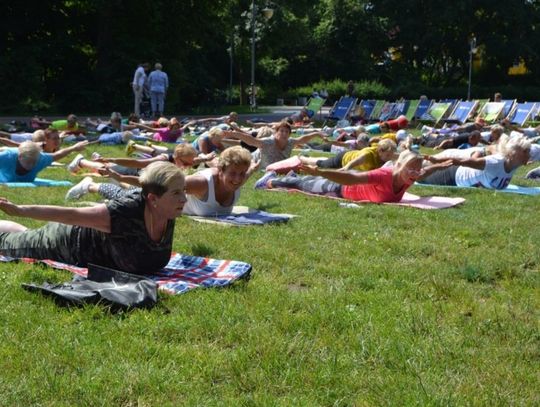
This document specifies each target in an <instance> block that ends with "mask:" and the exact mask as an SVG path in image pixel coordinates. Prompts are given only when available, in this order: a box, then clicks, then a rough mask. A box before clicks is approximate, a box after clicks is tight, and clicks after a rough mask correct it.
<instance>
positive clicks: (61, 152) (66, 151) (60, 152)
mask: <svg viewBox="0 0 540 407" xmlns="http://www.w3.org/2000/svg"><path fill="white" fill-rule="evenodd" d="M87 144H88V141H80V142H78V143H76V144H73V145H72V146H71V147H66V148H62V149H61V150H58V151H56V152H54V153H52V156H53V160H54V161H58V160H60V159H62V158H64V157H66V156H67V155H69V154H71V153H73V152H74V151H82V150H84V149H85V148H86V145H87Z"/></svg>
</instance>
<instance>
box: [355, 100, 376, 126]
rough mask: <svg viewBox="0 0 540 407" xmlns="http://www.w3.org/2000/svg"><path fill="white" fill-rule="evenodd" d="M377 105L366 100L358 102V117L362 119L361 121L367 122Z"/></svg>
mask: <svg viewBox="0 0 540 407" xmlns="http://www.w3.org/2000/svg"><path fill="white" fill-rule="evenodd" d="M376 103H377V101H376V100H368V99H364V100H361V101H360V104H359V108H360V109H361V114H360V116H361V117H362V120H365V121H367V120H369V117H370V116H371V112H373V109H374V108H375V104H376Z"/></svg>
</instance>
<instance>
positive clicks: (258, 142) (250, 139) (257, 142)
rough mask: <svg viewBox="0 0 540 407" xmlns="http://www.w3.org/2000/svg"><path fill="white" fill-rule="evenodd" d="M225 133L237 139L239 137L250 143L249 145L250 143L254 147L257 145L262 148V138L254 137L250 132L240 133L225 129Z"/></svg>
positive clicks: (226, 135)
mask: <svg viewBox="0 0 540 407" xmlns="http://www.w3.org/2000/svg"><path fill="white" fill-rule="evenodd" d="M223 134H224V135H225V137H232V138H236V139H238V140H240V141H243V142H244V143H246V144H248V145H250V146H252V147H256V148H260V147H261V146H262V144H263V143H262V141H261V139H259V138H255V137H252V136H250V135H249V134H245V133H240V132H238V131H224V132H223Z"/></svg>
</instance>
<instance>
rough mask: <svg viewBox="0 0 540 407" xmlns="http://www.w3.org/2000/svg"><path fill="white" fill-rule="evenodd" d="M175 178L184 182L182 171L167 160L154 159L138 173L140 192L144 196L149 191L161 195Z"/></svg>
mask: <svg viewBox="0 0 540 407" xmlns="http://www.w3.org/2000/svg"><path fill="white" fill-rule="evenodd" d="M176 180H181V181H182V183H184V182H185V177H184V173H183V172H182V170H180V168H178V167H177V166H176V165H174V164H172V163H170V162H167V161H156V162H153V163H152V164H150V165H148V166H147V167H145V168H143V170H142V171H141V173H140V175H139V183H140V184H141V187H142V194H143V196H144V197H145V198H146V197H147V196H148V194H149V193H153V194H155V195H157V196H162V195H163V194H164V193H165V192H167V191H168V189H169V186H170V185H171V183H173V182H174V181H176Z"/></svg>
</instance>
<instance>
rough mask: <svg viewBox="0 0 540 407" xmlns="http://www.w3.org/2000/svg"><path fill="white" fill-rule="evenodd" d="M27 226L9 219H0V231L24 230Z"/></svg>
mask: <svg viewBox="0 0 540 407" xmlns="http://www.w3.org/2000/svg"><path fill="white" fill-rule="evenodd" d="M27 229H28V228H27V227H26V226H23V225H21V224H20V223H17V222H12V221H10V220H0V232H24V231H25V230H27Z"/></svg>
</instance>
